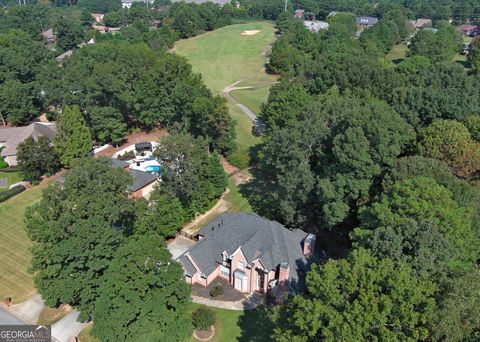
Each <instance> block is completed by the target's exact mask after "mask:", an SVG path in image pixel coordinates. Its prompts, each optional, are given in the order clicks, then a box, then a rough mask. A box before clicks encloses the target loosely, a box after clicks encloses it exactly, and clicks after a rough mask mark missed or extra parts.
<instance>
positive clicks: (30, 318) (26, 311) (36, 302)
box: [10, 294, 45, 324]
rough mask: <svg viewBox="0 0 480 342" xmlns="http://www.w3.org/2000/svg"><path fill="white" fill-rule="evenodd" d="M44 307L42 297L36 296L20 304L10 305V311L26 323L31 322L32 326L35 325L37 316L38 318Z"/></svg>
mask: <svg viewBox="0 0 480 342" xmlns="http://www.w3.org/2000/svg"><path fill="white" fill-rule="evenodd" d="M44 307H45V304H43V300H42V296H40V295H39V294H36V295H35V296H33V297H32V298H30V299H29V300H26V301H24V302H21V303H20V304H15V305H12V306H11V307H10V311H12V312H13V313H15V314H16V315H17V316H19V317H21V318H23V319H24V320H26V321H27V322H32V324H34V323H37V321H38V316H40V313H41V312H42V310H43V308H44Z"/></svg>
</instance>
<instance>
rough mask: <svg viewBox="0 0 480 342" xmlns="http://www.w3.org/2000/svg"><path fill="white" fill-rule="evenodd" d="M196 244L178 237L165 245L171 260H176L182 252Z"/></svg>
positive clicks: (180, 236)
mask: <svg viewBox="0 0 480 342" xmlns="http://www.w3.org/2000/svg"><path fill="white" fill-rule="evenodd" d="M195 243H196V242H195V241H192V240H190V239H187V238H186V237H184V236H182V235H179V236H177V237H176V238H175V239H174V240H173V241H172V242H170V243H169V244H168V245H167V249H168V250H169V251H170V254H172V259H173V260H176V259H177V258H178V257H179V256H180V255H182V253H183V252H185V251H186V250H187V249H189V248H190V247H191V246H193V245H194V244H195Z"/></svg>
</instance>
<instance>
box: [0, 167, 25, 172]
mask: <svg viewBox="0 0 480 342" xmlns="http://www.w3.org/2000/svg"><path fill="white" fill-rule="evenodd" d="M0 171H2V172H19V171H20V168H19V167H17V166H7V167H5V168H0Z"/></svg>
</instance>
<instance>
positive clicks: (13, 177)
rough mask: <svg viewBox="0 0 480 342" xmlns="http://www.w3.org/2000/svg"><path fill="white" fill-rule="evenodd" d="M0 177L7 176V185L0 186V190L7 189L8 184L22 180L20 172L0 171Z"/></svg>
mask: <svg viewBox="0 0 480 342" xmlns="http://www.w3.org/2000/svg"><path fill="white" fill-rule="evenodd" d="M0 178H7V186H6V187H0V191H2V190H7V189H8V188H9V187H10V185H12V184H15V183H18V182H21V181H22V180H23V178H22V176H21V175H20V172H0Z"/></svg>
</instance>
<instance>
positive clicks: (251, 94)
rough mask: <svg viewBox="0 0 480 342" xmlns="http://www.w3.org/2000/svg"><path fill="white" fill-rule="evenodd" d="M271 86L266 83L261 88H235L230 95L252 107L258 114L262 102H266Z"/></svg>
mask: <svg viewBox="0 0 480 342" xmlns="http://www.w3.org/2000/svg"><path fill="white" fill-rule="evenodd" d="M270 87H271V85H265V86H263V87H259V88H252V89H240V90H234V91H232V92H231V93H230V96H232V97H233V98H234V99H235V100H237V101H238V102H240V103H242V104H244V105H245V106H247V107H248V108H250V110H251V111H252V112H254V113H255V115H257V116H258V115H259V114H260V110H261V105H262V103H265V102H266V101H267V99H268V94H269V92H270Z"/></svg>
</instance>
